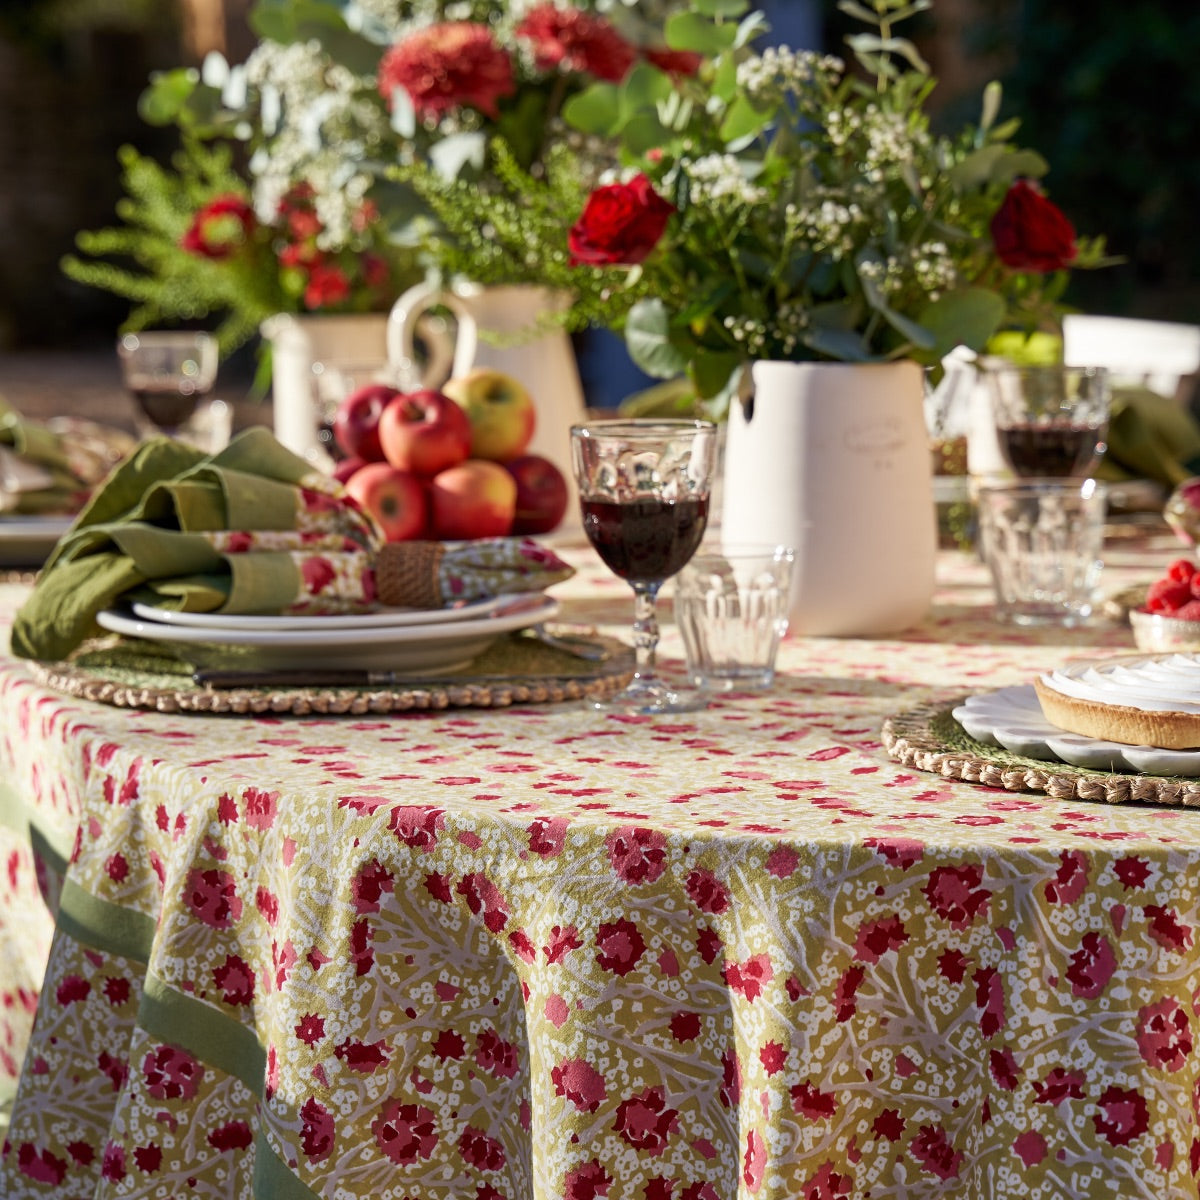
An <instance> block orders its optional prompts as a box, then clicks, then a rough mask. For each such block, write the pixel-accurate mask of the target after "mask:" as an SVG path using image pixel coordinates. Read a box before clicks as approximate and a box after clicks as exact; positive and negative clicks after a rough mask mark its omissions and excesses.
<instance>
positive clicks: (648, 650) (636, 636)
mask: <svg viewBox="0 0 1200 1200" xmlns="http://www.w3.org/2000/svg"><path fill="white" fill-rule="evenodd" d="M658 589H659V584H657V583H635V584H634V585H633V648H634V653H635V655H636V658H637V677H638V678H639V679H653V678H654V652H655V650H657V648H658V612H657V609H656V607H655V605H656V601H657V600H658Z"/></svg>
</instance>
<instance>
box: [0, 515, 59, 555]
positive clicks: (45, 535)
mask: <svg viewBox="0 0 1200 1200" xmlns="http://www.w3.org/2000/svg"><path fill="white" fill-rule="evenodd" d="M73 519H74V518H72V517H0V564H4V565H20V566H30V565H35V566H40V565H41V564H42V563H43V562H45V561H46V559H47V558H48V557H49V555H50V551H51V550H53V549H54V547H55V545H56V544H57V542H58V539H59V538H60V537H62V535H63V534H64V533H66V532H67V530H68V529H70V528H71V521H72V520H73Z"/></svg>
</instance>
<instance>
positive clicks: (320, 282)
mask: <svg viewBox="0 0 1200 1200" xmlns="http://www.w3.org/2000/svg"><path fill="white" fill-rule="evenodd" d="M349 298H350V281H349V280H348V279H347V278H346V272H345V271H343V270H342V268H341V267H338V266H334V265H332V264H318V265H317V266H315V267H313V269H312V273H311V274H310V275H309V277H308V286H307V287H306V288H305V289H304V307H305V308H308V309H316V308H329V307H331V306H332V305H335V304H341V303H342V301H343V300H348V299H349Z"/></svg>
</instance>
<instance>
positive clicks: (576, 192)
mask: <svg viewBox="0 0 1200 1200" xmlns="http://www.w3.org/2000/svg"><path fill="white" fill-rule="evenodd" d="M489 149H490V152H491V154H492V155H493V161H492V162H491V164H490V165H491V168H492V176H493V180H494V182H493V183H492V184H491V185H490V186H488V187H486V188H484V187H481V186H480V183H479V182H478V181H476V180H468V179H465V178H462V177H458V178H455V179H450V178H447V177H446V176H445V175H443V174H442V173H440V172H439V171H438V169H437V168H436V167H435V166H434V165H433V164H431V163H413V164H408V165H405V166H401V167H397V168H395V169H394V176H395V178H396V179H397V180H398V181H399V182H401V183H404V184H407V185H408V186H410V187H411V188H412V189H413V190H414V191H415V192H417V194H418V195H419V196H420V197H421V199H422V200H423V201H424V202H425V204H426V205H427V207H428V208H429V211H430V212H431V213H432V215H433V217H434V218H435V220H436V222H437V224H438V226H439V228H437V229H436V230H433V231H431V233H430V235H429V236H428V237H427V239H426V241H425V250H426V254H427V255H428V257H429V258H430V260H431V261H432V263H433V265H434V266H435V267H436V268H437V269H438V270H439V271H440V272H441V273H442V275H443V276H446V277H454V276H460V277H462V278H465V279H469V280H471V281H472V282H474V283H477V284H483V285H502V284H518V283H525V284H536V285H539V286H542V287H547V288H551V289H553V290H557V291H562V292H566V293H569V294H570V295H571V296H572V297H573V302H572V304H571V305H570V307H569V308H567V309H566V310H564V311H563V312H562V313H561V314H559V317H558V319H559V320H560V321H561V322H562V323H563V324H564V325H565V326H566V327H567V328H568V329H584V328H586V327H588V326H589V325H604V326H607V327H608V328H617V329H619V328H620V327H621V325H622V323H623V321H624V317H625V314H626V313H628V311H629V309H630V308H631V307H632V306H633V305H634V304H635V303H636V302H637V301H638V300H639V299H641V298H642V296H643V295H644V289H643V288H641V287H640V286H639V282H638V281H637V280H636V279H634V280H625V281H622V282H621V283H617V284H614V281H613V279H612V278H611V277H610V278H603V277H602V275H601V273H599V272H595V271H580V270H579V269H578V268H576V267H575V266H573V265H572V263H571V257H570V253H569V251H568V249H567V233H568V230H569V229H570V227H571V225H572V223H573V222H574V220H575V218H576V217H577V216H578V215H579V213H580V211H581V210H582V208H583V205H584V203H585V201H586V199H587V196H588V194H589V193H590V191H591V188H592V186H593V185H594V180H591V179H589V178H587V177H586V176H585V174H584V172H583V170H582V169H581V167H580V165H579V159H578V157H577V156H576V154H575V153H574V152H573V151H572V150H570V149H568V148H567V147H566V146H557V147H555V148H554V149H553V150H552V151H551V152H550V153H549V155H548V156H547V159H546V161H545V164H544V167H543V168H542V169H541V171H540V172H539V174H538V175H536V176H535V175H533V174H531V173H530V172H529V171H527V170H525V169H524V168H522V167H521V165H520V164H519V163H518V162H517V160H516V158H515V157H514V155H513V154H512V152H511V151H510V150H509V149H508V147H507V146H506V145H505V144H504V143H503V142H500V141H497V142H495V143H493V145H492V146H491V147H490V148H489Z"/></svg>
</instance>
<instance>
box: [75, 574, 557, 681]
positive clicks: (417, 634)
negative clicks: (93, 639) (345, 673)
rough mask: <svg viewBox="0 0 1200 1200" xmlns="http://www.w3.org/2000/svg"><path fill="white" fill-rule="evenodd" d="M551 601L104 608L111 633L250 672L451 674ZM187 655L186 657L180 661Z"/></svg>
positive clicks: (547, 609)
mask: <svg viewBox="0 0 1200 1200" xmlns="http://www.w3.org/2000/svg"><path fill="white" fill-rule="evenodd" d="M558 608H559V605H558V601H557V600H553V599H551V598H550V597H549V596H546V595H543V594H542V593H540V592H537V593H529V594H526V595H521V596H495V597H492V598H489V599H487V600H479V601H473V602H471V603H465V604H460V605H458V606H456V607H450V608H443V609H433V610H426V609H420V610H418V609H409V608H406V609H383V610H380V611H377V612H371V613H361V614H355V615H347V616H323V615H320V614H312V615H306V616H261V617H258V616H234V615H222V614H220V613H184V612H171V611H168V610H166V609H161V608H155V607H153V606H151V605H145V604H134V605H133V606H132V608H131V609H129V610H123V611H117V610H114V609H107V610H105V611H104V612H101V613H100V614H99V615H98V616H97V618H96V620H97V622H98V623H99V624H100V626H101V627H102V628H104V629H107V630H109V631H110V632H112V633H120V634H124V635H125V636H126V637H135V638H145V639H148V640H150V641H157V642H168V643H172V644H174V645H177V646H191V647H193V648H197V647H205V648H209V654H207V655H206V657H211V648H214V647H215V648H220V647H225V648H230V647H238V648H239V654H240V653H242V652H243V651H245V652H247V653H248V654H252V658H253V661H254V665H255V666H256V667H262V668H270V669H283V670H294V669H297V668H303V667H314V668H316V667H319V668H321V669H327V668H330V667H340V668H346V669H348V670H364V671H377V670H386V671H403V672H407V673H412V674H419V673H421V672H428V671H439V672H440V671H455V670H459V669H461V668H462V667H465V666H467V665H468V664H469V663H470V662H471V661H472V660H473V659H475V658H477V657H478V656H479V655H480V654H482V653H483V651H484V650H486V649H487V648H488V646H490V645H491V643H492V642H493V641H494V640H495V639H496V638H498V637H500V636H501V634H505V633H511V632H513V631H514V630H517V629H525V628H527V627H528V626H530V625H537V624H539V623H540V622H542V621H547V620H549V619H550V618H552V617H553V616H554V615H555V613H557V612H558ZM185 656H186V655H185Z"/></svg>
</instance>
